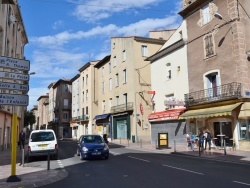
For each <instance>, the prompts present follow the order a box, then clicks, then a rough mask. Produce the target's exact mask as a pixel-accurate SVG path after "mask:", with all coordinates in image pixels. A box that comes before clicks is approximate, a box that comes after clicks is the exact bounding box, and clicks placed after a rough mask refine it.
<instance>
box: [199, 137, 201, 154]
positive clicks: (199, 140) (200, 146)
mask: <svg viewBox="0 0 250 188" xmlns="http://www.w3.org/2000/svg"><path fill="white" fill-rule="evenodd" d="M198 142H199V143H198V144H199V156H201V143H200V140H199V141H198Z"/></svg>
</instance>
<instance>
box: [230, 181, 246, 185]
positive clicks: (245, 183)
mask: <svg viewBox="0 0 250 188" xmlns="http://www.w3.org/2000/svg"><path fill="white" fill-rule="evenodd" d="M233 182H234V183H239V184H242V185H247V186H250V184H248V183H243V182H240V181H233Z"/></svg>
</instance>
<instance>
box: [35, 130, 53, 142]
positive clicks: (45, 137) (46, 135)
mask: <svg viewBox="0 0 250 188" xmlns="http://www.w3.org/2000/svg"><path fill="white" fill-rule="evenodd" d="M52 140H55V137H54V134H53V133H52V132H37V133H32V135H31V142H42V141H52Z"/></svg>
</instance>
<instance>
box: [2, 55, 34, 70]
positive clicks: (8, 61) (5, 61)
mask: <svg viewBox="0 0 250 188" xmlns="http://www.w3.org/2000/svg"><path fill="white" fill-rule="evenodd" d="M0 67H5V68H10V69H17V70H25V71H29V70H30V61H28V60H23V59H15V58H10V57H5V56H0Z"/></svg>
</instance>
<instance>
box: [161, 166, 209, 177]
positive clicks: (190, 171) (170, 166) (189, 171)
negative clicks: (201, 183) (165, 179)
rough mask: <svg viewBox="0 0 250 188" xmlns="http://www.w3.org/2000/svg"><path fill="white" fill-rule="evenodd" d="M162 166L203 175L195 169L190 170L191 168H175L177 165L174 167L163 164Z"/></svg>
mask: <svg viewBox="0 0 250 188" xmlns="http://www.w3.org/2000/svg"><path fill="white" fill-rule="evenodd" d="M162 166H166V167H169V168H174V169H177V170H182V171H186V172H191V173H194V174H199V175H204V174H202V173H199V172H195V171H191V170H186V169H183V168H177V167H174V166H168V165H164V164H163V165H162Z"/></svg>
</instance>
